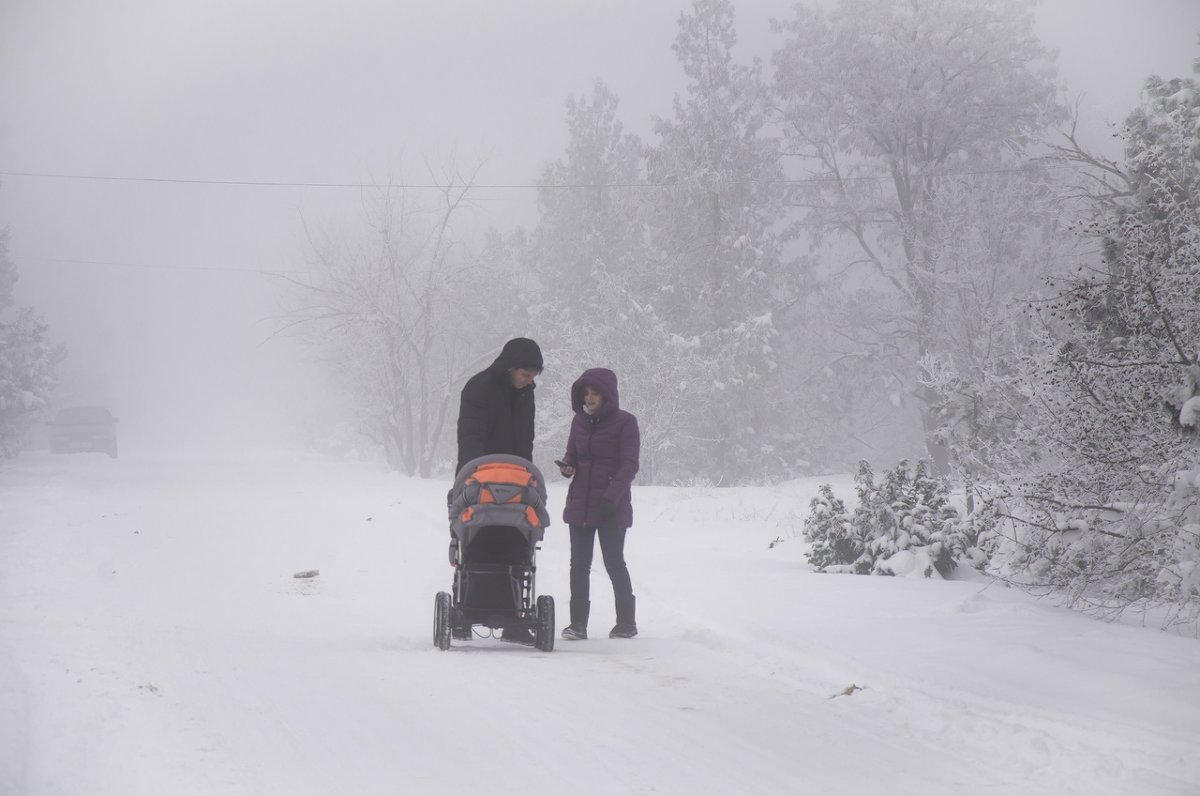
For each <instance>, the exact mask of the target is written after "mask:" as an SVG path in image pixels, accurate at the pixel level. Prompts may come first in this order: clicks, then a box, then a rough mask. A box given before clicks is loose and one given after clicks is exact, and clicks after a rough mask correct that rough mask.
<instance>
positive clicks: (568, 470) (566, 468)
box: [554, 459, 575, 478]
mask: <svg viewBox="0 0 1200 796" xmlns="http://www.w3.org/2000/svg"><path fill="white" fill-rule="evenodd" d="M554 463H555V464H557V465H558V471H559V472H560V473H562V476H563V478H570V477H571V476H573V475H575V468H574V467H572V466H571V465H569V464H567V463H566V462H563V461H559V460H558V459H555V460H554Z"/></svg>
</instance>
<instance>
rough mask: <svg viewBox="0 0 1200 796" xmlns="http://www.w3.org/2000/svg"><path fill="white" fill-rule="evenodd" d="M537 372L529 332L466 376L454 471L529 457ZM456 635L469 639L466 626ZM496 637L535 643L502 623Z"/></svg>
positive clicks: (538, 357)
mask: <svg viewBox="0 0 1200 796" xmlns="http://www.w3.org/2000/svg"><path fill="white" fill-rule="evenodd" d="M541 372H542V349H540V348H539V347H538V344H537V343H535V342H534V341H532V340H530V339H529V338H527V337H517V338H514V339H512V340H509V341H508V342H507V343H505V344H504V348H503V349H502V350H501V351H500V356H498V357H496V361H495V362H493V363H492V364H491V365H490V366H488V368H487V369H486V370H482V371H480V372H479V373H476V374H475V375H474V376H472V377H471V378H470V379H468V380H467V383H466V384H465V385H464V386H463V389H462V400H461V402H460V403H459V409H458V464H457V465H456V466H455V468H454V472H455V473H457V472H458V471H459V470H461V469H462V468H463V465H464V464H466V463H467V462H469V461H471V460H472V459H476V458H478V457H480V456H487V455H489V454H493V453H506V454H509V455H510V456H520V457H522V458H524V459H530V460H532V459H533V419H534V413H533V389H534V387H535V386H536V385H535V384H534V383H533V380H534V379H536V378H537V376H538V374H539V373H541ZM456 633H458V631H456ZM456 638H470V631H469V630H467V631H465V632H463V633H461V635H456ZM500 638H501V640H502V641H512V642H516V643H518V644H526V645H532V644H533V643H534V635H533V632H532V631H531V630H528V629H526V628H520V627H514V628H507V627H506V628H504V631H503V632H502V633H501V635H500Z"/></svg>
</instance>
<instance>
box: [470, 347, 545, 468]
mask: <svg viewBox="0 0 1200 796" xmlns="http://www.w3.org/2000/svg"><path fill="white" fill-rule="evenodd" d="M541 372H542V349H540V348H539V347H538V344H537V343H535V342H534V341H532V340H530V339H529V338H527V337H517V338H514V339H512V340H509V341H508V342H507V343H505V344H504V348H503V349H502V350H501V351H500V356H498V357H496V361H495V362H493V363H492V364H491V365H490V366H489V367H488V368H487V369H486V370H482V371H480V372H479V373H476V374H475V375H474V376H472V377H471V378H470V379H468V380H467V383H466V385H464V386H463V389H462V400H461V403H460V404H459V410H458V464H457V465H456V466H455V468H454V471H455V472H456V473H457V472H458V471H459V470H461V469H462V466H463V465H464V464H466V463H467V462H469V461H471V460H472V459H475V458H478V457H480V456H486V455H489V454H492V453H507V454H509V455H512V456H520V457H521V458H524V459H530V460H532V459H533V390H534V387H535V386H536V385H534V383H533V380H534V379H536V378H537V376H538V374H539V373H541Z"/></svg>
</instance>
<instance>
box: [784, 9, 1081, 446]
mask: <svg viewBox="0 0 1200 796" xmlns="http://www.w3.org/2000/svg"><path fill="white" fill-rule="evenodd" d="M775 24H776V28H777V30H779V31H780V32H782V33H784V34H785V35H786V37H787V38H786V41H785V43H784V45H783V47H782V48H781V49H780V50H779V51H778V52H776V53H775V55H774V59H773V63H774V66H775V83H774V90H775V93H776V96H777V102H778V105H779V110H780V118H781V120H782V123H783V125H784V135H785V147H786V153H787V154H788V155H789V156H790V158H792V160H791V161H790V162H791V163H793V164H794V165H795V169H796V176H798V177H799V178H800V179H799V181H798V183H797V184H796V185H795V186H794V187H793V190H792V191H791V194H790V199H789V201H790V203H791V204H792V205H793V206H794V207H795V208H796V212H797V213H798V218H799V223H800V224H801V225H803V227H804V228H805V229H807V230H809V231H810V233H811V234H812V235H813V237H814V241H815V243H816V244H818V245H827V246H828V247H829V248H827V249H826V255H825V256H826V259H827V260H829V261H830V262H831V264H830V265H829V266H828V267H827V268H826V272H825V277H826V280H827V281H826V290H825V292H822V293H821V294H819V295H818V296H817V297H816V300H815V301H813V302H812V305H811V306H812V308H813V311H814V312H818V313H822V314H823V315H824V317H826V318H827V321H828V325H829V327H830V328H832V329H836V330H838V333H837V335H830V336H829V337H828V338H827V339H826V340H824V341H822V342H823V345H822V346H821V347H822V348H824V349H828V350H829V351H830V352H831V353H830V359H831V361H835V362H844V361H853V362H855V363H856V364H857V365H858V370H856V371H855V372H856V374H858V377H859V378H860V379H861V378H862V371H866V372H868V373H869V374H870V375H871V376H872V383H873V384H874V385H875V386H876V389H877V390H878V391H881V392H885V393H889V394H891V395H892V396H896V397H899V398H901V399H903V400H907V399H909V398H910V397H912V398H916V399H917V407H918V409H919V411H920V415H921V419H922V421H923V427H924V432H925V435H926V445H927V451H928V454H929V455H930V456H931V457H932V458H933V459H934V460H935V461H937V462H938V464H939V469H944V468H945V466H946V465H947V464H948V457H947V454H946V443H947V442H948V441H949V439H948V437H953V436H954V435H955V434H957V433H960V432H961V431H962V429H963V426H962V420H963V418H965V417H968V416H970V414H971V413H972V411H973V410H972V408H971V406H970V404H971V403H972V400H973V399H970V398H968V397H964V396H954V395H948V394H943V393H941V392H939V391H937V390H936V389H933V387H934V386H935V385H934V382H933V381H932V380H930V379H929V378H927V376H928V374H927V373H926V372H925V368H926V366H928V365H930V364H936V365H937V366H939V367H946V366H950V367H952V368H953V369H954V370H955V371H956V372H959V373H964V372H969V371H970V370H972V369H974V368H979V367H988V366H990V365H988V364H987V363H986V362H984V361H983V360H981V356H991V355H993V354H994V353H995V352H994V351H987V350H984V349H985V348H986V346H987V345H988V344H989V341H992V342H994V341H996V340H997V335H1000V334H1002V332H1003V329H1004V326H1005V324H1006V320H1005V319H1003V318H1002V317H1001V316H1002V315H1003V313H1004V309H1005V304H1006V302H1007V301H1008V300H1009V299H1010V298H1011V297H1012V296H1014V295H1019V290H1020V288H1021V287H1023V286H1024V282H1025V281H1026V280H1025V279H1013V278H1012V276H1013V275H1014V274H1021V275H1025V274H1028V273H1029V272H1030V271H1036V270H1037V269H1038V268H1041V267H1042V266H1043V265H1044V264H1045V263H1046V261H1047V257H1046V256H1045V255H1044V254H1043V253H1041V252H1038V251H1030V250H1026V249H1024V248H1023V242H1027V241H1041V240H1044V233H1045V229H1046V227H1047V224H1048V219H1047V218H1046V217H1045V209H1046V208H1047V207H1048V206H1049V203H1048V202H1047V198H1048V194H1047V192H1046V190H1045V187H1044V177H1043V176H1042V175H1040V174H1038V173H1037V172H1035V171H1033V170H1032V169H1030V170H1028V171H1025V170H1023V169H1025V168H1026V167H1027V166H1028V161H1027V157H1026V152H1027V150H1028V148H1029V146H1030V145H1031V144H1032V143H1033V142H1034V141H1035V140H1036V139H1037V137H1038V136H1039V135H1040V134H1041V133H1042V132H1043V131H1044V130H1045V129H1046V128H1047V126H1048V125H1050V124H1052V123H1054V122H1056V121H1057V120H1059V119H1060V118H1062V115H1063V112H1062V109H1061V108H1060V107H1059V105H1058V104H1057V102H1056V89H1055V84H1054V71H1053V65H1052V58H1051V56H1050V55H1049V53H1047V51H1046V50H1045V49H1043V48H1042V46H1041V45H1040V44H1039V42H1038V40H1037V38H1036V36H1035V35H1034V32H1033V15H1032V10H1031V3H1030V2H1028V1H1027V0H971V2H963V0H921V2H918V1H917V0H843V2H841V3H839V4H838V5H837V6H836V8H834V9H832V10H830V11H828V12H826V11H823V10H820V9H819V8H814V7H811V6H806V5H798V6H797V7H796V10H795V15H794V16H793V17H792V18H791V19H790V20H785V21H782V22H777V23H775ZM838 245H840V246H841V247H842V248H840V249H839V248H834V247H835V246H838ZM848 252H850V253H848ZM834 261H836V262H834ZM864 307H868V308H870V310H871V311H868V312H864V311H862V310H863V308H864ZM972 327H976V328H972ZM964 346H966V347H967V348H964ZM970 347H974V349H973V350H969V349H970ZM927 358H932V360H931V361H927ZM923 363H924V364H923ZM829 373H830V375H831V376H834V377H836V376H837V375H838V369H837V368H834V367H831V368H830V371H829ZM978 419H979V418H978V416H976V421H978ZM950 425H954V426H957V430H956V431H950V430H948V429H947V426H950ZM972 433H974V432H972Z"/></svg>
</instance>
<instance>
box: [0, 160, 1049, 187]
mask: <svg viewBox="0 0 1200 796" xmlns="http://www.w3.org/2000/svg"><path fill="white" fill-rule="evenodd" d="M1043 168H1045V169H1050V170H1059V169H1070V168H1073V167H1072V166H1071V165H1069V164H1062V165H1049V166H1043ZM1026 170H1028V167H1027V166H1011V167H1002V168H994V169H964V170H962V171H947V172H939V173H934V174H918V175H914V176H916V177H928V178H945V177H971V176H983V175H994V174H1014V173H1017V172H1021V171H1026ZM0 177H26V178H31V179H51V180H86V181H92V182H140V183H161V184H172V185H224V186H238V187H255V188H342V189H345V188H353V189H358V190H362V189H383V188H388V189H397V190H446V189H447V188H469V189H472V190H538V189H547V190H570V189H579V190H585V189H591V190H595V189H599V188H670V187H674V186H676V185H678V183H677V182H604V183H487V184H473V185H465V184H461V183H453V184H449V185H439V184H437V183H416V182H387V183H364V182H287V181H276V180H216V179H186V178H180V177H133V176H122V175H101V174H59V173H52V172H32V171H0ZM891 180H892V177H891V176H890V175H862V176H854V177H798V178H795V179H788V180H753V179H746V180H720V181H719V182H720V183H721V184H724V185H754V184H762V185H783V186H791V185H813V184H819V183H838V182H890V181H891Z"/></svg>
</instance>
